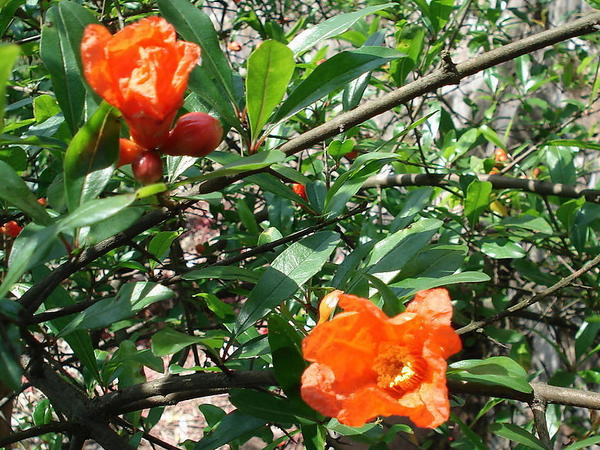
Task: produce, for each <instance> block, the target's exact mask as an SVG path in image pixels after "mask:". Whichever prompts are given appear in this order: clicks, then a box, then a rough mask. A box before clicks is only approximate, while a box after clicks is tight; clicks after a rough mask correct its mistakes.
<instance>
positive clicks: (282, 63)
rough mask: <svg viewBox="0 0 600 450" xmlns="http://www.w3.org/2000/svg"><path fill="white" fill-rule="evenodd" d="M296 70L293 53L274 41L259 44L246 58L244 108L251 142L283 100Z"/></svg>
mask: <svg viewBox="0 0 600 450" xmlns="http://www.w3.org/2000/svg"><path fill="white" fill-rule="evenodd" d="M295 67H296V65H295V63H294V55H293V53H292V51H291V50H290V49H289V48H288V47H287V46H286V45H284V44H282V43H280V42H277V41H273V40H270V41H265V42H263V43H262V44H260V45H259V46H258V47H257V48H256V49H255V50H254V51H253V52H252V54H251V55H250V57H249V58H248V74H247V76H246V108H247V110H248V118H249V119H250V129H251V130H252V139H253V140H254V141H256V139H257V138H258V136H259V134H260V132H261V130H262V128H263V127H264V126H265V124H266V123H267V121H268V120H269V117H270V116H271V113H272V112H273V110H274V109H275V107H276V106H277V105H278V104H279V102H281V100H282V99H283V96H284V95H285V92H286V90H287V86H288V83H289V82H290V79H291V78H292V74H293V73H294V68H295Z"/></svg>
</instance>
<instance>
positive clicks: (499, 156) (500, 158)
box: [494, 148, 508, 162]
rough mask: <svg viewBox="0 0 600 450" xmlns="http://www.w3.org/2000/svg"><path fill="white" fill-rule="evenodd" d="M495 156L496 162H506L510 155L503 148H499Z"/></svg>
mask: <svg viewBox="0 0 600 450" xmlns="http://www.w3.org/2000/svg"><path fill="white" fill-rule="evenodd" d="M494 157H495V158H496V162H506V161H508V155H507V154H506V152H505V151H504V150H503V149H501V148H497V149H496V150H495V151H494Z"/></svg>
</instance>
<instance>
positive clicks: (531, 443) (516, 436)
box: [488, 422, 549, 450]
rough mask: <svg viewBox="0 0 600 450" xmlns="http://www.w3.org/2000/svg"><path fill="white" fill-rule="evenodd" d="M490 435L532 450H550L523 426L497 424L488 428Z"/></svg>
mask: <svg viewBox="0 0 600 450" xmlns="http://www.w3.org/2000/svg"><path fill="white" fill-rule="evenodd" d="M488 430H489V431H490V433H493V434H495V435H498V436H500V437H503V438H506V439H509V440H511V441H514V442H518V443H519V444H523V445H525V446H526V447H527V448H528V449H531V450H549V449H548V447H546V446H545V445H544V443H543V442H542V441H540V440H539V439H538V438H536V437H535V436H534V435H533V434H531V433H530V432H529V431H527V430H525V429H523V427H521V426H517V425H513V424H512V423H501V422H496V423H493V424H492V425H490V426H489V427H488Z"/></svg>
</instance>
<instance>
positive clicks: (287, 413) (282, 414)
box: [229, 389, 316, 424]
mask: <svg viewBox="0 0 600 450" xmlns="http://www.w3.org/2000/svg"><path fill="white" fill-rule="evenodd" d="M229 401H231V403H232V404H233V405H234V406H235V407H236V408H237V409H238V410H240V411H241V412H243V413H245V414H248V415H251V416H252V417H258V418H259V419H262V420H265V421H268V422H271V423H284V424H293V423H296V422H298V419H297V416H300V417H303V416H304V417H306V416H308V417H307V418H309V419H312V418H313V417H314V416H315V414H316V413H315V412H314V411H313V410H312V409H310V408H308V407H306V408H301V407H298V406H296V405H294V404H292V403H291V402H289V401H288V400H287V399H285V398H282V397H277V396H275V394H268V393H266V392H260V391H255V390H252V389H232V390H231V391H230V393H229Z"/></svg>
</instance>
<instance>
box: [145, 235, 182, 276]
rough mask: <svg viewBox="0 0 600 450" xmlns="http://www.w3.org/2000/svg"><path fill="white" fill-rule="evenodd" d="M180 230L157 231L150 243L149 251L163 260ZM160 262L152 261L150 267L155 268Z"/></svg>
mask: <svg viewBox="0 0 600 450" xmlns="http://www.w3.org/2000/svg"><path fill="white" fill-rule="evenodd" d="M179 235H180V233H179V232H178V231H161V232H159V233H157V234H156V235H155V236H154V237H153V238H152V240H151V241H150V243H149V244H148V252H149V253H151V254H152V255H154V256H155V257H156V259H158V260H160V261H162V260H163V259H164V258H165V257H166V256H167V254H168V253H169V250H170V248H171V244H172V243H173V241H174V240H175V239H177V238H178V237H179ZM156 264H158V263H157V262H156V261H154V260H152V261H150V267H151V268H154V267H156Z"/></svg>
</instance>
